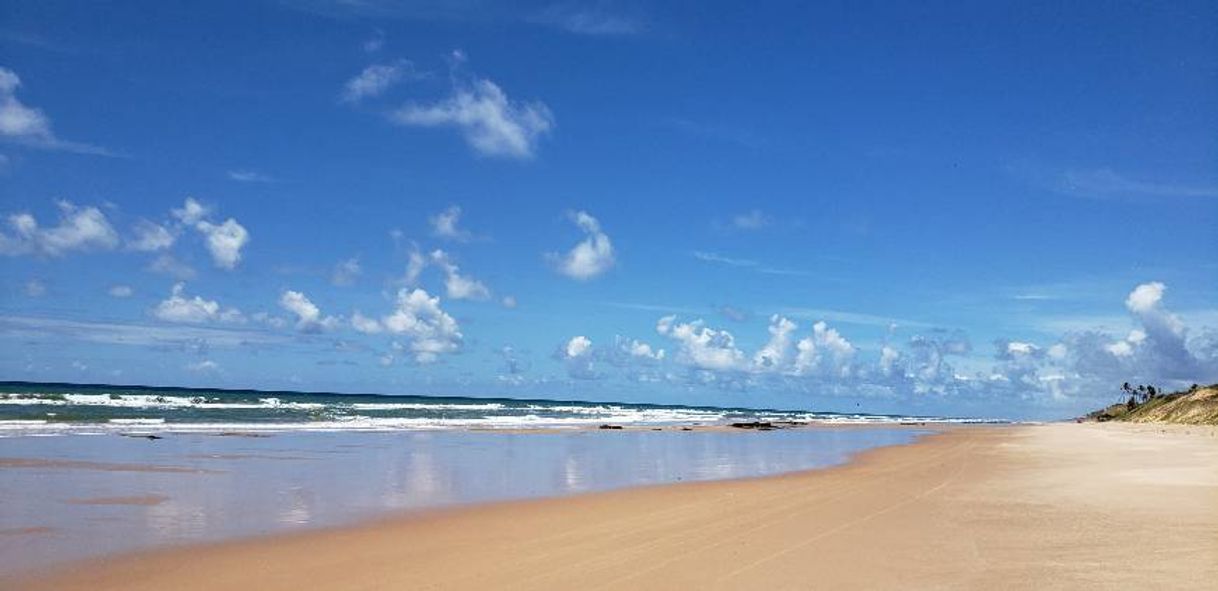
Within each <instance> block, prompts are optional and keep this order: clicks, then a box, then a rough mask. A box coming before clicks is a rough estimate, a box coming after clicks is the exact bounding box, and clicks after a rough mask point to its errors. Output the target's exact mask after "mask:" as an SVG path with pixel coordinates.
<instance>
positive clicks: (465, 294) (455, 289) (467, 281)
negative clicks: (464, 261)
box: [431, 250, 491, 300]
mask: <svg viewBox="0 0 1218 591" xmlns="http://www.w3.org/2000/svg"><path fill="white" fill-rule="evenodd" d="M431 261H432V263H433V264H435V265H436V266H437V267H439V268H440V270H441V271H443V272H444V290H445V291H446V292H447V294H448V297H450V298H452V299H454V300H488V299H490V297H491V290H490V289H488V288H487V287H486V286H485V285H483V284H482V282H481V281H478V280H477V279H474V278H472V277H469V276H468V275H462V274H461V268H460V267H458V266H457V265H456V263H454V262H453V261H452V257H451V256H449V255H448V253H446V252H444V251H442V250H434V251H432V253H431Z"/></svg>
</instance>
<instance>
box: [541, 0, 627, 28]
mask: <svg viewBox="0 0 1218 591" xmlns="http://www.w3.org/2000/svg"><path fill="white" fill-rule="evenodd" d="M529 20H531V21H532V22H534V23H537V24H541V25H549V26H552V27H556V28H559V29H562V30H564V31H567V32H569V33H575V34H578V35H594V36H610V35H633V34H636V33H640V32H642V30H643V27H642V25H641V24H640V23H639V22H638V21H637V20H635V19H631V18H627V17H625V16H622V15H618V14H611V13H609V12H607V11H605V10H604V9H603V7H601V6H586V5H581V6H577V5H573V4H565V3H564V4H553V5H550V6H549V7H547V8H546V9H545V10H543V11H542V12H540V13H538V14H537V15H535V16H533V17H532V18H530V19H529Z"/></svg>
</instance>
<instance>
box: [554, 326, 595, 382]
mask: <svg viewBox="0 0 1218 591" xmlns="http://www.w3.org/2000/svg"><path fill="white" fill-rule="evenodd" d="M593 353H594V351H593V349H592V340H591V339H589V338H588V337H585V336H582V335H579V336H574V337H571V339H570V340H569V341H567V343H566V344H565V345H563V346H562V347H560V348H559V350H558V351H557V352H556V353H555V357H557V358H558V359H560V360H561V361H562V362H563V365H564V367H566V369H567V375H569V376H571V377H573V378H576V379H580V380H594V379H597V378H599V377H601V376H600V374H599V373H597V371H596V367H595V356H594V355H593Z"/></svg>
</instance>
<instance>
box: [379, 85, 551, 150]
mask: <svg viewBox="0 0 1218 591" xmlns="http://www.w3.org/2000/svg"><path fill="white" fill-rule="evenodd" d="M454 84H455V86H454V88H453V91H452V95H451V96H449V97H448V98H446V99H444V100H441V101H439V102H436V103H432V104H415V103H411V104H407V105H405V106H403V107H402V108H400V109H398V110H397V111H395V112H394V113H393V115H392V116H391V119H392V120H393V121H394V122H395V123H398V124H399V125H406V126H414V127H454V128H456V129H457V130H459V131H460V132H461V135H462V136H463V137H464V138H465V141H466V143H468V144H469V146H470V147H471V148H473V149H474V151H476V152H478V153H479V154H482V155H484V156H495V157H505V158H518V159H527V158H532V157H533V155H534V154H535V153H536V150H537V143H538V142H539V141H540V139H541V137H542V136H544V135H546V134H547V133H549V132H550V130H552V129H553V128H554V116H553V115H552V114H551V113H550V109H549V108H548V107H546V105H545V104H543V103H541V102H524V103H522V102H519V101H514V100H511V99H509V98H508V96H507V94H506V93H504V92H503V90H502V89H501V88H499V86H498V85H497V84H495V83H494V82H491V81H490V80H485V79H475V80H473V81H472V82H470V83H468V84H466V83H460V82H457V83H454Z"/></svg>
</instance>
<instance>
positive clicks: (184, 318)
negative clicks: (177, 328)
mask: <svg viewBox="0 0 1218 591" xmlns="http://www.w3.org/2000/svg"><path fill="white" fill-rule="evenodd" d="M152 315H153V316H154V317H156V318H158V319H160V320H164V321H165V322H180V323H184V324H203V323H206V322H232V323H240V322H244V321H245V317H244V316H243V315H242V314H241V312H240V311H239V310H237V309H236V308H221V306H220V304H219V302H216V301H215V300H205V299H203V298H201V297H199V296H194V297H187V295H186V284H184V283H176V284H174V286H173V292H172V293H171V294H170V296H169V298H168V299H165V300H162V301H161V302H160V303H159V304H157V306H156V307H155V308H153V310H152Z"/></svg>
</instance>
